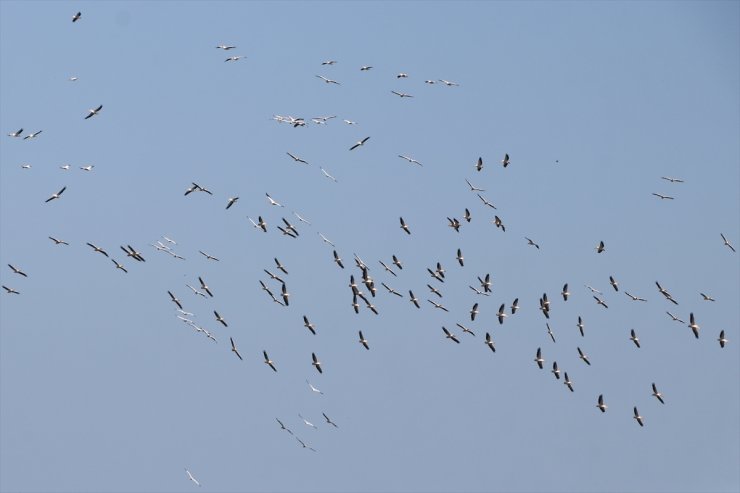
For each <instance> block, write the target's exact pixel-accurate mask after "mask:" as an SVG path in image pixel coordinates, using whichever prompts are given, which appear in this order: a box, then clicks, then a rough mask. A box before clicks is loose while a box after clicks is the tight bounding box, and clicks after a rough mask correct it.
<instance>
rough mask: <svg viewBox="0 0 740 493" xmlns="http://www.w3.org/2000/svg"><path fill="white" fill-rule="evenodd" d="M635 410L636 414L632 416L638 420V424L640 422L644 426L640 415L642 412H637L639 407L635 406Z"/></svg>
mask: <svg viewBox="0 0 740 493" xmlns="http://www.w3.org/2000/svg"><path fill="white" fill-rule="evenodd" d="M633 412H634V414H635V415H634V416H632V417H633V418H635V420H636V421H637V423H638V424H639V425H640V426H644V425H643V424H642V416H640V413H639V412H637V407H635V408H634V410H633Z"/></svg>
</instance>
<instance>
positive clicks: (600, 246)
mask: <svg viewBox="0 0 740 493" xmlns="http://www.w3.org/2000/svg"><path fill="white" fill-rule="evenodd" d="M605 250H606V247H605V246H604V242H603V241H600V242H599V244H598V245H596V253H601V252H603V251H605Z"/></svg>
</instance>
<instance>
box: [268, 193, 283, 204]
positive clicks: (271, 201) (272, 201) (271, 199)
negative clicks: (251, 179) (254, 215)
mask: <svg viewBox="0 0 740 493" xmlns="http://www.w3.org/2000/svg"><path fill="white" fill-rule="evenodd" d="M265 195H266V196H267V200H269V201H270V205H276V206H278V207H285V206H284V205H283V204H280V203H278V202H276V201H275V200H273V198H272V197H270V194H269V193H266V194H265Z"/></svg>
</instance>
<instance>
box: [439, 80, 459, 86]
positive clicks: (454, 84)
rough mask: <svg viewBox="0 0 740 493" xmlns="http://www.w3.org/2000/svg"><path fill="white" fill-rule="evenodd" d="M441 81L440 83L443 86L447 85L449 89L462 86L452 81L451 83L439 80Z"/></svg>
mask: <svg viewBox="0 0 740 493" xmlns="http://www.w3.org/2000/svg"><path fill="white" fill-rule="evenodd" d="M439 81H440V82H441V83H442V84H444V85H446V86H447V87H451V86H459V85H460V84H458V83H457V82H452V81H449V80H444V79H439Z"/></svg>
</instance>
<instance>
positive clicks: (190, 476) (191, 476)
mask: <svg viewBox="0 0 740 493" xmlns="http://www.w3.org/2000/svg"><path fill="white" fill-rule="evenodd" d="M79 15H80V14H79V12H78V13H77V16H79ZM77 16H75V17H77ZM77 18H78V19H79V17H77ZM75 20H76V19H74V18H73V19H72V22H74V21H75ZM185 472H186V473H187V475H188V479H189V480H190V481H192V482H193V483H195V485H196V486H200V483H199V482H198V480H197V479H195V478H194V477H193V475H192V474H190V471H188V468H187V467H186V468H185Z"/></svg>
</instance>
